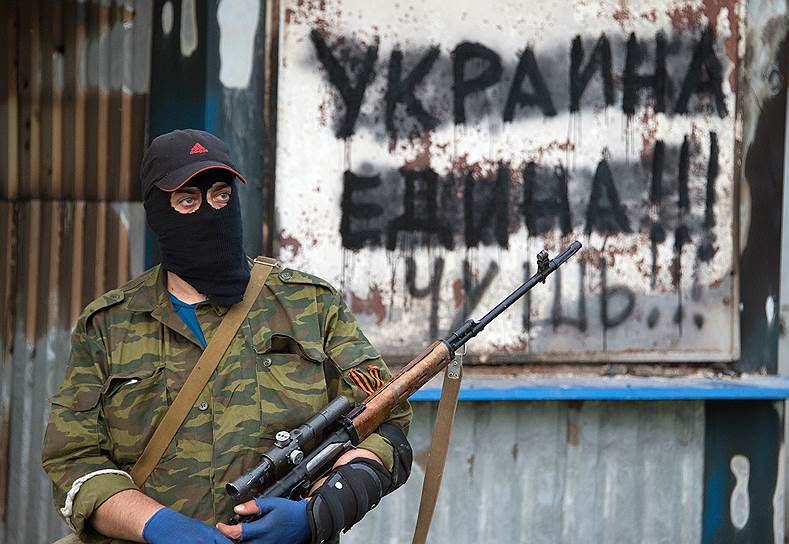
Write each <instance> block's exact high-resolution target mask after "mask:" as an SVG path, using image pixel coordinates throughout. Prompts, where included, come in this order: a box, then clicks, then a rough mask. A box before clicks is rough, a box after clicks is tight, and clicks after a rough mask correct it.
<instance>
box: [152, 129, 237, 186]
mask: <svg viewBox="0 0 789 544" xmlns="http://www.w3.org/2000/svg"><path fill="white" fill-rule="evenodd" d="M211 168H218V169H221V170H227V171H228V172H232V173H233V174H234V175H235V176H236V177H238V179H240V180H241V181H242V182H244V183H246V182H247V180H245V179H244V176H242V175H241V174H239V173H238V171H237V170H236V167H235V166H233V163H232V162H231V161H230V153H229V152H228V150H227V146H226V145H225V142H223V141H222V140H220V139H219V138H217V137H216V136H214V135H213V134H210V133H208V132H205V131H202V130H194V129H185V130H174V131H172V132H168V133H167V134H162V135H161V136H157V137H156V138H154V140H153V141H152V142H151V145H149V146H148V149H146V150H145V155H144V156H143V158H142V166H141V168H140V180H141V181H142V197H143V199H145V198H146V197H147V196H148V193H149V192H150V191H151V189H152V188H153V187H154V186H156V187H158V188H159V189H161V190H163V191H167V192H168V193H171V192H173V191H175V190H177V189H178V188H180V187H182V186H183V185H184V184H186V183H188V182H189V180H190V179H192V178H193V177H195V176H196V175H197V174H199V173H200V172H203V171H205V170H209V169H211Z"/></svg>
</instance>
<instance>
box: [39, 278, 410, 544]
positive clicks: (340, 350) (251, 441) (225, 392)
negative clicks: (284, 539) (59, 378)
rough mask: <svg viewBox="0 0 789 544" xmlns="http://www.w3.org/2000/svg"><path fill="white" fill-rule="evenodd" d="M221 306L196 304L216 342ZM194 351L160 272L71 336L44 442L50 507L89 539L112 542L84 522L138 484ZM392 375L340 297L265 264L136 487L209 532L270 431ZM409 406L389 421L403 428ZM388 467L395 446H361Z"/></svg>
mask: <svg viewBox="0 0 789 544" xmlns="http://www.w3.org/2000/svg"><path fill="white" fill-rule="evenodd" d="M227 309H228V307H223V306H214V305H211V304H208V303H206V304H201V305H200V306H198V307H197V317H198V320H199V321H200V325H201V327H202V329H203V331H204V333H205V337H206V340H207V341H208V342H210V341H211V337H212V334H213V332H214V330H215V329H216V327H217V326H218V324H219V323H220V321H221V320H222V317H223V315H224V314H225V313H226V312H227ZM201 353H202V347H201V346H200V343H199V341H198V339H197V338H196V337H195V336H194V334H193V333H192V332H191V331H190V330H189V328H188V327H187V326H186V325H185V324H184V322H183V321H182V320H181V318H180V317H179V316H178V315H177V314H176V313H175V310H174V309H173V306H172V303H171V302H170V300H169V298H168V296H167V290H166V274H165V273H164V271H163V270H161V269H160V267H155V268H153V269H151V270H149V271H148V272H146V273H144V274H143V275H142V276H140V277H138V278H136V279H135V280H132V281H131V282H129V283H128V284H127V285H125V286H123V287H121V288H119V289H115V290H113V291H110V292H108V293H106V294H105V295H103V296H101V297H99V298H98V299H96V300H95V301H94V302H92V303H91V304H90V305H88V306H87V307H86V308H85V310H84V312H83V313H82V315H81V317H80V319H79V321H78V322H77V325H76V328H75V330H74V332H73V336H72V348H71V354H70V359H69V365H68V370H67V372H66V377H65V379H64V382H63V385H62V386H61V388H60V390H59V392H58V394H56V395H55V396H54V397H53V398H52V399H51V402H52V412H51V414H50V418H49V425H48V427H47V431H46V436H45V438H44V451H43V466H44V470H45V471H46V472H47V474H48V475H49V477H50V478H51V479H52V482H53V490H54V493H53V494H54V500H55V505H56V507H57V509H58V510H59V512H60V513H61V515H62V516H63V517H64V519H65V520H66V521H67V523H69V525H70V526H71V527H72V528H73V529H74V530H75V531H76V532H77V534H78V535H79V536H80V538H82V540H83V541H86V542H110V540H109V539H107V538H104V537H102V536H101V535H99V534H98V533H96V532H95V531H94V530H93V529H92V528H91V526H90V524H89V523H86V520H87V519H88V518H89V517H90V515H91V514H92V513H93V511H94V510H95V509H96V508H98V507H99V506H100V505H101V504H102V503H103V502H104V501H105V500H107V499H108V498H109V497H111V496H112V495H114V494H115V493H118V492H119V491H122V490H125V489H136V486H135V485H134V484H133V483H132V482H131V479H130V477H129V476H128V472H129V471H130V469H131V467H132V466H133V464H134V462H135V461H136V460H137V458H138V456H139V455H140V453H141V452H142V450H143V448H144V446H145V444H146V443H147V441H148V439H149V438H150V436H151V435H152V433H153V431H154V429H155V428H156V425H157V424H158V422H159V421H160V419H161V418H162V417H163V415H164V413H165V412H166V410H167V408H168V406H169V405H170V403H172V401H173V399H174V398H175V396H176V394H177V393H178V391H179V390H180V389H181V386H182V385H183V383H184V381H185V380H186V378H187V376H188V375H189V373H190V371H191V370H192V367H193V365H194V364H195V362H196V361H197V359H198V358H199V356H200V354H201ZM389 376H390V374H389V370H388V369H387V367H386V365H385V363H384V362H383V361H382V360H381V358H380V356H379V354H378V353H377V351H376V350H375V348H373V346H371V345H370V343H369V342H368V341H367V339H366V338H365V336H364V334H362V332H361V330H359V327H358V325H357V323H356V320H355V319H354V317H353V315H352V314H351V312H350V310H349V309H348V307H347V306H346V305H345V303H344V301H343V300H342V297H341V295H340V294H339V293H338V292H337V291H336V290H335V289H334V288H333V287H332V286H331V285H329V284H328V283H326V282H324V281H323V280H321V279H319V278H316V277H314V276H311V275H308V274H304V273H302V272H298V271H295V270H290V269H284V270H283V269H281V268H274V270H273V271H272V273H271V275H270V276H269V279H268V281H267V282H266V285H265V286H264V288H263V291H262V292H261V294H260V296H259V297H258V300H257V301H256V302H255V303H254V304H253V306H252V309H251V310H250V312H249V315H248V316H247V318H246V319H245V320H244V322H243V323H242V325H241V327H240V328H239V330H238V333H237V334H236V337H235V338H234V339H233V341H232V343H231V344H230V347H229V348H228V350H227V352H226V353H225V356H224V358H223V360H222V361H220V363H219V366H218V368H217V370H216V371H215V372H214V374H213V376H212V377H211V380H210V381H209V382H208V385H207V386H206V387H205V388H204V389H203V391H202V393H201V394H200V396H199V398H198V400H197V401H196V402H195V405H194V407H193V408H192V410H191V412H190V413H189V415H188V416H187V418H186V421H185V422H184V424H183V426H182V427H181V428H180V430H179V431H178V433H177V434H176V436H175V438H174V440H173V442H172V443H171V444H170V447H169V449H168V450H167V451H166V452H165V454H164V455H163V456H162V459H161V461H160V462H159V464H158V466H157V467H156V469H155V470H154V471H153V472H152V473H151V475H150V477H149V478H148V480H147V481H146V482H145V484H144V485H143V486H142V488H141V491H142V492H143V493H145V494H146V495H148V496H150V497H152V498H153V499H155V500H157V501H159V502H161V503H162V504H164V505H165V506H169V507H170V508H173V509H175V510H177V511H179V512H181V513H183V514H185V515H187V516H191V517H194V518H197V519H200V520H203V521H205V522H206V523H209V524H211V525H213V524H214V523H216V522H218V521H224V520H225V519H227V518H228V517H229V516H230V515H231V510H232V507H233V506H234V503H233V501H232V500H231V499H230V498H229V497H228V495H227V493H226V492H225V489H224V486H225V484H226V483H227V482H228V481H230V480H232V479H234V478H236V477H237V476H239V475H240V474H241V473H243V472H244V471H246V470H249V469H250V468H251V467H252V466H254V465H255V464H256V463H257V462H258V461H259V459H260V454H261V453H262V452H263V451H264V450H265V449H266V448H267V447H269V446H270V445H271V444H272V442H273V436H274V434H275V433H276V432H277V431H279V430H282V429H291V428H293V427H295V426H297V425H298V424H300V423H302V422H303V421H305V420H306V419H307V418H308V417H309V416H311V415H312V414H313V413H315V412H316V411H317V410H318V409H320V408H321V407H323V406H324V405H325V404H326V403H327V402H328V401H329V400H330V399H331V398H333V397H335V396H336V395H338V394H342V395H346V396H348V397H350V398H353V399H355V400H362V399H363V398H365V397H366V396H367V395H368V393H369V392H370V391H372V390H373V389H375V388H376V387H377V386H378V385H380V384H381V383H382V382H383V381H384V380H386V379H388V378H389ZM410 418H411V410H410V407H409V406H408V405H407V403H406V404H404V405H403V406H401V407H400V408H399V409H398V410H397V411H396V412H395V413H394V414H393V415H392V417H391V419H390V421H392V422H394V423H396V424H398V425H399V426H400V427H401V428H403V429H404V430H407V428H408V425H409V423H410ZM360 447H363V448H366V449H369V450H371V451H373V452H375V453H376V454H378V456H379V457H381V458H382V459H383V461H384V464H386V465H388V466H387V468H388V469H389V470H391V465H392V455H393V452H392V448H391V445H390V444H389V443H388V442H387V441H386V439H384V438H383V437H381V436H380V435H377V434H374V435H372V436H370V437H369V438H368V439H366V440H365V441H364V442H362V443H361V444H360Z"/></svg>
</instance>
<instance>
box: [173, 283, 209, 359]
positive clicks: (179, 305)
mask: <svg viewBox="0 0 789 544" xmlns="http://www.w3.org/2000/svg"><path fill="white" fill-rule="evenodd" d="M167 295H168V296H169V297H170V300H172V301H173V308H175V313H176V314H178V316H179V317H180V318H181V319H183V322H184V323H186V326H187V327H189V330H191V331H192V332H193V333H194V335H195V336H196V337H197V339H198V340H200V343H201V344H202V345H203V347H205V346H206V341H205V336H204V335H203V329H202V328H201V327H200V322H199V321H198V320H197V312H196V311H195V308H197V305H198V304H201V303H200V302H195V303H194V304H187V303H186V302H181V301H180V300H179V299H178V297H176V296H175V295H173V294H172V293H170V292H168V293H167Z"/></svg>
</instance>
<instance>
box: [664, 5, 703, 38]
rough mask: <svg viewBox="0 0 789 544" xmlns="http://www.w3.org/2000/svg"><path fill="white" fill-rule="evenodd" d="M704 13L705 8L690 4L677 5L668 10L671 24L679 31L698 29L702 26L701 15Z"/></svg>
mask: <svg viewBox="0 0 789 544" xmlns="http://www.w3.org/2000/svg"><path fill="white" fill-rule="evenodd" d="M703 14H704V8H697V7H695V6H692V5H690V4H685V5H683V6H677V7H675V8H674V9H672V10H670V11H668V12H666V15H668V18H669V20H670V21H671V26H673V27H674V28H675V29H676V30H678V31H680V32H681V31H684V30H698V29H699V28H701V16H702V15H703Z"/></svg>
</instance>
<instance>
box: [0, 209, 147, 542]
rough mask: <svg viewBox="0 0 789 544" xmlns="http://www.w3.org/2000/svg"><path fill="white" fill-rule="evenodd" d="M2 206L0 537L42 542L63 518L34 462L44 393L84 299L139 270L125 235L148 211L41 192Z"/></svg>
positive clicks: (63, 357) (58, 374)
mask: <svg viewBox="0 0 789 544" xmlns="http://www.w3.org/2000/svg"><path fill="white" fill-rule="evenodd" d="M0 212H2V216H1V217H2V218H1V219H0V231H2V232H3V233H4V234H3V235H2V236H0V243H3V247H5V248H8V252H7V253H6V252H4V253H3V261H4V262H3V263H2V264H3V265H4V266H3V269H2V270H3V274H2V276H0V281H2V286H3V287H0V288H2V291H0V294H2V296H3V298H2V300H3V308H4V310H3V312H2V314H3V316H2V319H3V327H2V333H1V334H2V336H0V343H1V344H2V346H3V355H2V356H3V360H2V366H1V367H0V368H2V386H1V387H0V407H1V408H2V412H1V413H2V418H3V432H2V435H0V447H3V450H2V451H4V452H7V454H4V455H2V459H3V463H2V465H3V468H4V470H5V471H6V474H5V482H0V484H3V485H2V486H0V489H3V490H5V491H6V492H7V494H8V495H7V497H8V500H6V501H4V502H3V503H0V504H2V505H4V507H5V526H4V527H3V526H2V525H0V528H1V529H3V531H0V542H8V543H11V542H47V541H48V539H51V538H52V537H54V536H56V535H57V534H61V533H62V532H63V530H64V528H65V526H64V525H63V524H62V522H61V521H60V520H59V518H58V517H57V516H56V514H55V510H54V508H53V505H52V499H51V494H50V488H49V481H48V480H47V479H46V477H45V475H44V473H43V471H42V470H41V465H40V459H41V440H42V437H43V433H44V428H45V426H46V421H47V418H48V415H49V403H47V402H46V399H47V398H49V397H50V396H51V395H52V394H54V392H55V390H56V389H57V387H58V386H59V384H60V382H61V380H62V377H63V373H64V371H65V368H66V362H67V358H68V352H69V334H70V330H71V327H72V323H73V322H74V320H75V319H76V317H77V316H78V315H79V313H80V311H81V310H82V308H83V307H84V306H85V305H86V304H87V303H88V302H90V300H91V299H93V298H95V296H96V295H97V294H100V293H101V292H103V291H105V290H107V289H109V288H111V287H112V286H116V285H119V284H122V283H124V282H125V281H127V279H128V278H129V276H130V275H131V274H134V273H139V272H140V270H139V268H140V265H139V264H137V263H141V262H142V246H141V244H139V243H132V244H130V243H129V233H130V232H137V233H139V232H142V229H143V225H144V212H143V209H142V205H141V204H139V203H105V202H84V201H80V202H58V201H49V202H42V201H38V200H33V201H29V202H24V203H16V204H11V203H1V204H0ZM9 233H10V234H11V235H10V236H9V235H8V234H9ZM137 237H138V238H139V236H137ZM12 245H13V246H15V248H14V247H12ZM87 263H90V264H87ZM131 263H135V265H132V264H131ZM3 440H6V441H7V442H6V443H3V442H2V441H3ZM10 520H13V522H11V521H10Z"/></svg>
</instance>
